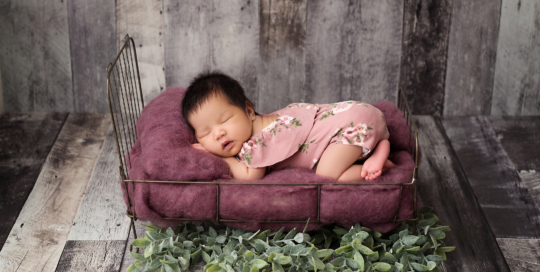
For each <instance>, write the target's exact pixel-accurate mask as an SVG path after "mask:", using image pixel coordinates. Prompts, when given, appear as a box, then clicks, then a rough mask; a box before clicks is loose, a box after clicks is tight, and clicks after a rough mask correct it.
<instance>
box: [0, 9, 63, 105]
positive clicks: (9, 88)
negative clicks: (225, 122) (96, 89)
mask: <svg viewBox="0 0 540 272" xmlns="http://www.w3.org/2000/svg"><path fill="white" fill-rule="evenodd" d="M0 14H1V15H0V26H1V27H0V37H2V38H1V39H0V70H1V71H2V72H1V74H2V80H0V81H1V82H2V85H3V86H2V89H3V100H4V105H5V110H6V111H73V110H74V107H73V93H72V92H73V87H72V76H71V58H70V57H71V56H70V53H69V52H70V47H69V41H70V40H69V38H70V37H69V29H68V28H69V27H68V3H67V1H53V0H45V1H32V0H6V1H2V3H1V4H0Z"/></svg>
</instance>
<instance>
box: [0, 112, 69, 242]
mask: <svg viewBox="0 0 540 272" xmlns="http://www.w3.org/2000/svg"><path fill="white" fill-rule="evenodd" d="M66 118H67V113H35V112H34V113H5V114H3V115H1V116H0V249H2V247H3V245H4V242H5V241H6V239H7V237H8V234H9V231H10V230H11V228H12V227H13V224H14V223H15V221H16V220H17V216H18V215H19V212H20V211H21V209H22V207H23V205H24V202H25V201H26V199H27V198H28V195H29V194H30V192H31V191H32V188H33V187H34V183H35V182H36V180H37V178H38V176H39V172H40V171H41V167H42V165H43V163H44V162H45V159H46V158H47V155H48V154H49V151H50V150H51V147H52V146H53V144H54V141H55V140H56V136H57V135H58V133H59V132H60V129H61V128H62V125H63V124H64V121H65V120H66Z"/></svg>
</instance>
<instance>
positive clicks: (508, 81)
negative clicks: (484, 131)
mask: <svg viewBox="0 0 540 272" xmlns="http://www.w3.org/2000/svg"><path fill="white" fill-rule="evenodd" d="M539 59H540V3H539V2H538V1H535V0H502V6H501V22H500V31H499V42H498V47H497V64H496V66H495V80H494V84H493V102H492V104H491V114H492V115H540V92H538V89H539V88H540V77H539V76H538V75H539V74H540V62H539V61H538V60H539Z"/></svg>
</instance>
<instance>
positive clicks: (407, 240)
mask: <svg viewBox="0 0 540 272" xmlns="http://www.w3.org/2000/svg"><path fill="white" fill-rule="evenodd" d="M418 239H419V237H418V236H414V235H405V236H404V237H401V242H402V243H403V244H404V245H406V246H412V245H414V244H416V241H418Z"/></svg>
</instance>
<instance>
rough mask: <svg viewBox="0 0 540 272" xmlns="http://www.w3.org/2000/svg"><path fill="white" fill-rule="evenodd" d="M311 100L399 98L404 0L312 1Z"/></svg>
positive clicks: (308, 47)
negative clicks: (402, 0)
mask: <svg viewBox="0 0 540 272" xmlns="http://www.w3.org/2000/svg"><path fill="white" fill-rule="evenodd" d="M307 10H308V12H307V23H306V24H307V33H306V87H305V92H306V102H314V103H332V102H337V101H343V100H362V101H365V102H375V101H379V100H390V101H396V96H397V91H398V77H399V64H400V57H401V54H400V52H401V40H402V38H401V37H402V24H403V3H402V2H401V1H391V0H384V1H367V0H363V1H350V2H346V1H331V0H326V1H308V3H307Z"/></svg>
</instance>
